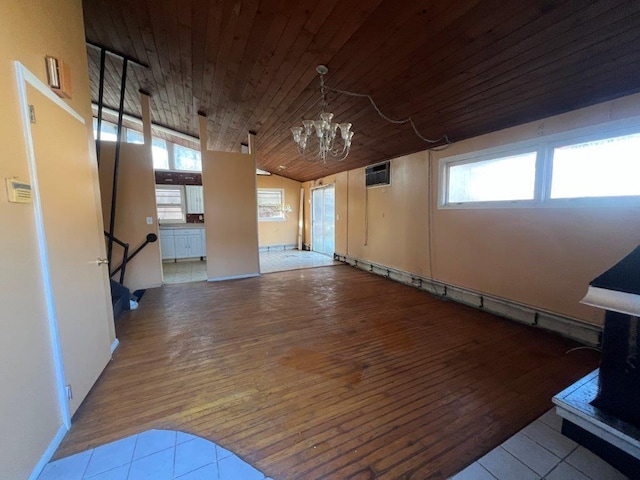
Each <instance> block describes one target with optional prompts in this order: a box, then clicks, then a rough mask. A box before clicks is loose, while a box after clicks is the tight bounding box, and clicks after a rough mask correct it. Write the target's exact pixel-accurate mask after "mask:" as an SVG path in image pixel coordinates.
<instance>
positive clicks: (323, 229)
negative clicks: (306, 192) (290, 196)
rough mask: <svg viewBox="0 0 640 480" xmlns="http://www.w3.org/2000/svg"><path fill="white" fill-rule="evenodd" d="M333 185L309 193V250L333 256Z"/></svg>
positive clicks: (334, 194)
mask: <svg viewBox="0 0 640 480" xmlns="http://www.w3.org/2000/svg"><path fill="white" fill-rule="evenodd" d="M335 230H336V188H335V185H327V186H325V187H319V188H315V189H313V190H312V191H311V250H313V251H314V252H318V253H322V254H324V255H329V256H333V254H334V253H335V249H336V232H335Z"/></svg>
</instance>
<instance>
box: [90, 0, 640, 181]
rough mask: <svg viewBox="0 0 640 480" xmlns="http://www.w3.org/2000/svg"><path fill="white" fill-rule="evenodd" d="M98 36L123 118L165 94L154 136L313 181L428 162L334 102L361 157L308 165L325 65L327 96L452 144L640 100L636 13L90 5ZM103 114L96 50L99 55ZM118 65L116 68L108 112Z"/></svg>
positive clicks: (630, 4)
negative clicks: (167, 134)
mask: <svg viewBox="0 0 640 480" xmlns="http://www.w3.org/2000/svg"><path fill="white" fill-rule="evenodd" d="M83 6H84V16H85V26H86V35H87V39H88V40H89V41H91V42H95V43H98V44H101V45H104V46H106V47H109V48H112V49H114V50H117V51H120V52H123V53H125V54H127V55H129V56H131V57H134V58H136V59H138V60H139V61H141V62H143V63H146V64H148V65H149V66H150V68H148V69H144V68H141V67H136V66H132V67H131V68H130V69H129V74H130V76H129V81H128V84H127V94H126V101H125V111H126V112H127V113H130V114H132V115H134V116H138V117H139V116H140V103H139V95H138V90H139V89H140V88H142V89H145V90H147V91H149V92H150V93H151V95H152V119H153V121H154V122H155V123H157V124H160V125H163V126H166V127H169V128H171V129H174V130H176V131H179V132H183V133H187V134H190V135H193V136H197V135H198V120H197V113H198V112H199V111H202V112H204V113H206V115H207V118H208V129H209V137H210V139H211V140H210V144H209V145H208V147H209V148H210V149H213V150H222V151H239V150H240V145H241V143H242V142H246V138H247V132H248V131H255V132H256V133H257V147H258V151H257V160H258V166H259V167H260V168H262V169H265V170H268V171H270V172H273V173H278V174H281V175H284V176H286V177H289V178H293V179H296V180H300V181H304V180H310V179H315V178H319V177H321V176H324V175H328V174H330V173H335V172H339V171H344V170H348V169H352V168H356V167H360V166H364V165H367V164H372V163H375V162H379V161H382V160H386V159H390V158H393V157H397V156H399V155H404V154H408V153H412V152H416V151H420V150H424V149H426V148H427V147H428V146H429V145H428V144H425V142H423V141H422V140H420V139H419V138H418V137H417V136H416V135H415V134H414V133H413V131H412V129H411V127H410V126H408V125H393V124H389V123H387V122H385V121H384V120H383V119H381V118H380V117H379V116H378V114H377V113H376V112H375V111H374V109H373V108H372V107H371V105H370V104H369V102H368V101H367V100H366V99H365V98H353V97H348V96H344V95H339V94H330V95H329V108H328V110H329V111H332V112H334V113H335V116H336V119H337V120H338V121H342V122H344V121H348V122H351V123H353V130H354V131H355V136H354V142H353V147H352V151H351V154H350V155H349V157H348V158H347V159H346V160H344V161H343V162H340V163H335V162H333V163H329V162H328V163H327V164H326V165H323V164H317V163H310V162H306V161H304V160H301V159H300V158H299V157H298V155H297V153H296V149H295V145H294V143H293V141H292V140H291V133H290V128H291V127H292V126H296V125H298V124H300V123H301V120H302V118H303V117H304V118H313V117H315V116H316V115H317V112H318V100H319V95H320V92H319V78H318V75H317V73H316V70H315V68H316V66H317V65H319V64H325V65H327V66H328V67H329V73H328V75H327V76H326V82H327V84H328V85H329V86H330V87H334V88H338V89H344V90H349V91H353V92H359V93H368V94H371V95H372V96H373V98H374V99H375V101H376V103H377V104H378V105H379V107H380V108H381V110H382V111H383V112H384V113H385V114H386V115H388V116H389V117H392V118H406V117H408V116H411V117H412V118H413V119H414V121H415V123H416V126H417V128H418V130H419V131H420V132H421V134H422V135H424V136H426V137H429V138H438V137H441V136H442V135H444V134H447V135H448V136H449V138H450V140H451V141H453V142H456V141H459V140H462V139H464V138H469V137H473V136H476V135H479V134H483V133H487V132H491V131H495V130H498V129H501V128H505V127H508V126H512V125H517V124H521V123H524V122H528V121H532V120H536V119H540V118H543V117H546V116H549V115H554V114H558V113H562V112H566V111H569V110H573V109H575V108H580V107H583V106H587V105H591V104H594V103H598V102H602V101H605V100H609V99H613V98H616V97H620V96H623V95H627V94H630V93H635V92H638V91H640V75H639V74H638V64H640V28H638V25H640V2H638V1H637V0H592V1H586V0H585V1H576V0H573V1H561V0H520V1H514V2H504V1H503V0H458V1H455V2H451V1H449V0H430V1H428V0H423V1H400V0H358V1H338V0H323V1H322V2H318V1H314V0H295V1H294V0H179V1H178V0H153V1H152V0H136V1H128V0H108V1H104V0H83ZM88 56H89V71H90V75H91V88H92V95H93V99H94V101H95V100H97V97H98V78H99V52H98V51H96V50H94V49H92V48H89V49H88ZM120 69H121V62H120V61H119V60H116V59H114V58H108V61H107V75H106V77H107V78H106V80H107V81H106V85H105V105H107V106H109V107H112V108H117V105H118V95H119V89H120V87H119V78H120Z"/></svg>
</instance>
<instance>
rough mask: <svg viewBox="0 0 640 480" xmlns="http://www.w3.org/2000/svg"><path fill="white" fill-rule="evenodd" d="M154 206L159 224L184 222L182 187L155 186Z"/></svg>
mask: <svg viewBox="0 0 640 480" xmlns="http://www.w3.org/2000/svg"><path fill="white" fill-rule="evenodd" d="M156 205H157V207H158V221H159V222H162V223H184V222H186V215H185V210H186V209H185V201H184V187H183V186H182V185H156Z"/></svg>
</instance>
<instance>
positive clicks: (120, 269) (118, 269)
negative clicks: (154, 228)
mask: <svg viewBox="0 0 640 480" xmlns="http://www.w3.org/2000/svg"><path fill="white" fill-rule="evenodd" d="M157 240H158V236H157V235H156V234H155V233H150V234H148V235H147V238H146V239H145V241H144V242H142V244H141V245H140V246H139V247H138V248H136V249H135V250H134V252H133V253H132V254H131V255H129V244H125V245H126V247H124V248H125V253H124V256H123V258H122V263H121V264H120V265H119V266H118V267H116V268H115V269H114V270H113V271H112V272H111V276H113V275H115V274H116V273H118V272H120V283H123V281H124V272H125V268H127V264H128V263H129V262H130V261H131V260H132V259H133V258H134V257H135V256H136V255H138V254H139V253H140V252H141V251H142V249H143V248H144V247H146V246H147V245H149V244H150V243H154V242H156V241H157ZM113 241H114V242H116V243H118V241H117V239H115V238H114V240H113Z"/></svg>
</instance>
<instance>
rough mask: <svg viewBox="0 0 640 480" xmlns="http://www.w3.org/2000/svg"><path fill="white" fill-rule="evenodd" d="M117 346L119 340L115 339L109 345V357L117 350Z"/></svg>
mask: <svg viewBox="0 0 640 480" xmlns="http://www.w3.org/2000/svg"><path fill="white" fill-rule="evenodd" d="M118 345H120V340H118V339H117V338H116V339H115V340H114V341H113V343H112V344H111V355H113V352H115V351H116V348H118Z"/></svg>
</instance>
